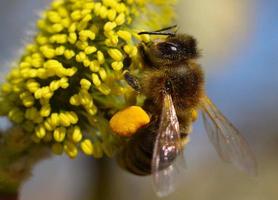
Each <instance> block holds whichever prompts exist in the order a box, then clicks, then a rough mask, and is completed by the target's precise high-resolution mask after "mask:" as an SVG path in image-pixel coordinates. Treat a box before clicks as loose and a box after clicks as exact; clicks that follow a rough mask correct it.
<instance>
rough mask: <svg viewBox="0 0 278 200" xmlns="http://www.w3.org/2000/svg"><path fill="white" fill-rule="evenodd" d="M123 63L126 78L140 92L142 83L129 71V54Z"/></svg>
mask: <svg viewBox="0 0 278 200" xmlns="http://www.w3.org/2000/svg"><path fill="white" fill-rule="evenodd" d="M123 63H124V73H123V75H124V78H125V80H126V82H127V83H128V85H129V86H130V87H132V88H133V89H134V90H135V91H136V92H140V91H141V85H140V83H139V81H138V79H137V78H136V77H135V76H133V75H132V74H130V72H129V67H130V65H131V58H130V57H128V56H127V57H126V58H125V59H124V61H123Z"/></svg>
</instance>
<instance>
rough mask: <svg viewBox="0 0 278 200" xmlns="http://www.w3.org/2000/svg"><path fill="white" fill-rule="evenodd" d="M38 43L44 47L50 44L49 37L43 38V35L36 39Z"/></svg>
mask: <svg viewBox="0 0 278 200" xmlns="http://www.w3.org/2000/svg"><path fill="white" fill-rule="evenodd" d="M36 41H37V42H38V43H39V44H40V45H44V44H46V43H47V42H48V39H47V37H45V36H43V35H38V36H37V37H36Z"/></svg>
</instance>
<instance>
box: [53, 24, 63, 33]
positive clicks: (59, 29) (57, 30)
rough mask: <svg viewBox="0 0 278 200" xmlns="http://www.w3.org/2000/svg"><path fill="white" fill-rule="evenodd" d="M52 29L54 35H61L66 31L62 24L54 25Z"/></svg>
mask: <svg viewBox="0 0 278 200" xmlns="http://www.w3.org/2000/svg"><path fill="white" fill-rule="evenodd" d="M51 28H52V31H53V32H54V33H59V32H61V31H62V30H63V29H64V27H63V25H62V24H53V25H52V27H51Z"/></svg>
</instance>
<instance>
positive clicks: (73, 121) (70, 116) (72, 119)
mask: <svg viewBox="0 0 278 200" xmlns="http://www.w3.org/2000/svg"><path fill="white" fill-rule="evenodd" d="M66 114H67V117H68V119H69V121H70V123H71V124H76V123H77V122H78V116H77V114H76V113H75V112H73V111H71V112H67V113H66Z"/></svg>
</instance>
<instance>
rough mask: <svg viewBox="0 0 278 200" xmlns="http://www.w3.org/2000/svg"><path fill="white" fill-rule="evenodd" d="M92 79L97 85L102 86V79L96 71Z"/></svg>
mask: <svg viewBox="0 0 278 200" xmlns="http://www.w3.org/2000/svg"><path fill="white" fill-rule="evenodd" d="M92 81H93V83H94V85H95V86H100V84H101V81H100V79H99V77H98V75H97V74H95V73H93V74H92Z"/></svg>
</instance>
